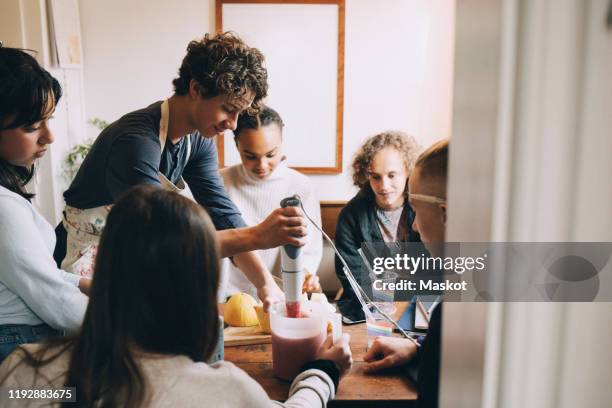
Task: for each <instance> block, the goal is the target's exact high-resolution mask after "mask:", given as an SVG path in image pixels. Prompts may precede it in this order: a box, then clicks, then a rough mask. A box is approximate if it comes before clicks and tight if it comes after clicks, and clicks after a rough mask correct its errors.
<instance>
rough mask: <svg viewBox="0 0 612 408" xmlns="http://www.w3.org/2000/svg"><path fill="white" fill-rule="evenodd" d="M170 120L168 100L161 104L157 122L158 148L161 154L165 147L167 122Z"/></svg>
mask: <svg viewBox="0 0 612 408" xmlns="http://www.w3.org/2000/svg"><path fill="white" fill-rule="evenodd" d="M169 118H170V104H169V103H168V100H167V99H166V100H165V101H163V102H162V104H161V119H160V120H159V146H160V148H161V152H162V153H163V152H164V148H165V147H166V139H167V138H168V120H169Z"/></svg>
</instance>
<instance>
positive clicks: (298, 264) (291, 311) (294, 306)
mask: <svg viewBox="0 0 612 408" xmlns="http://www.w3.org/2000/svg"><path fill="white" fill-rule="evenodd" d="M280 206H281V207H283V208H285V207H289V206H291V207H300V199H299V197H298V196H292V197H287V198H284V199H283V200H281V202H280ZM281 271H282V276H283V290H284V292H285V306H286V309H287V317H299V316H300V298H301V295H302V282H303V281H304V272H303V267H302V249H301V248H300V247H297V246H294V245H283V246H282V248H281Z"/></svg>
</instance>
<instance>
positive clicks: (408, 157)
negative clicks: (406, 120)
mask: <svg viewBox="0 0 612 408" xmlns="http://www.w3.org/2000/svg"><path fill="white" fill-rule="evenodd" d="M386 147H393V148H394V149H395V150H397V151H398V152H400V153H401V154H402V157H403V159H404V165H405V166H406V172H407V174H408V175H410V173H411V172H412V169H413V168H414V163H415V161H416V159H417V157H418V155H419V152H420V151H421V146H420V145H419V144H418V143H417V141H416V140H415V139H414V137H412V136H409V135H407V134H406V133H404V132H398V131H393V130H390V131H386V132H382V133H379V134H377V135H374V136H372V137H370V138H368V139H367V140H366V141H365V142H364V144H363V145H362V146H361V147H360V148H359V150H358V151H357V153H356V154H355V158H354V159H353V184H354V185H356V186H357V187H359V189H360V190H367V189H369V188H370V182H369V178H368V169H369V167H370V163H372V160H373V159H374V156H375V155H376V153H378V152H380V151H381V150H382V149H384V148H386ZM407 191H408V189H406V191H405V193H407Z"/></svg>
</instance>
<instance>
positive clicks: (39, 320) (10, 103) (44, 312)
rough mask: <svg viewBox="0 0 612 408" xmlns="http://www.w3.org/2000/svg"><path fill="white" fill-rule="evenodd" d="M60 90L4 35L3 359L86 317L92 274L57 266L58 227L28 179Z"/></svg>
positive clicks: (0, 186)
mask: <svg viewBox="0 0 612 408" xmlns="http://www.w3.org/2000/svg"><path fill="white" fill-rule="evenodd" d="M61 94H62V90H61V88H60V85H59V83H58V82H57V80H56V79H55V78H53V77H52V76H51V75H50V74H49V73H48V72H47V71H45V70H44V69H43V68H42V67H40V65H39V64H38V63H37V62H36V60H35V59H34V58H33V57H32V56H31V55H29V54H27V53H25V52H23V51H21V50H18V49H13V48H6V47H2V44H1V43H0V361H2V360H3V359H4V358H5V357H6V356H7V355H8V354H9V353H10V352H11V351H12V350H13V349H14V348H15V347H16V346H18V345H19V344H23V343H30V342H36V341H39V340H41V339H44V338H46V337H48V336H51V335H54V334H58V333H59V332H61V331H76V330H77V329H78V328H79V326H80V325H81V322H82V320H83V315H84V314H85V308H86V307H87V297H86V296H85V295H84V294H83V293H81V291H80V290H79V288H80V289H81V290H82V291H84V292H86V291H87V289H88V286H89V283H88V282H89V279H81V278H80V277H79V276H76V275H73V274H69V273H67V272H64V271H62V270H59V269H58V268H57V266H56V264H55V261H54V260H53V249H54V247H55V234H54V232H53V228H52V227H51V225H49V223H48V222H47V221H46V220H45V219H44V218H43V217H42V216H41V215H40V214H39V213H38V211H36V209H35V208H34V207H33V206H32V203H31V199H32V197H33V196H34V195H33V194H30V193H28V192H27V191H26V190H25V188H24V185H25V184H26V183H27V182H28V181H29V180H30V179H31V178H32V176H33V174H34V162H35V161H36V160H37V159H38V158H40V157H42V156H43V155H44V154H45V152H46V151H47V148H48V146H49V144H50V143H52V142H53V134H52V133H51V131H50V130H49V127H48V124H49V123H48V122H49V118H50V117H51V115H52V114H53V111H54V110H55V106H56V104H57V102H58V100H59V99H60V96H61Z"/></svg>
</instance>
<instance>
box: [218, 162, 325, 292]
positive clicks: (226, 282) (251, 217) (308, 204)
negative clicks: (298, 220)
mask: <svg viewBox="0 0 612 408" xmlns="http://www.w3.org/2000/svg"><path fill="white" fill-rule="evenodd" d="M221 176H222V177H223V182H224V183H225V188H226V189H227V192H228V193H229V195H230V198H231V199H232V201H233V202H234V203H235V204H236V205H237V206H238V209H240V212H241V213H242V217H243V218H244V220H245V222H246V223H247V224H248V225H255V224H259V223H260V222H261V221H263V220H264V219H265V218H266V217H267V216H268V215H270V213H271V212H272V211H274V210H275V209H277V208H278V207H279V206H280V201H281V200H282V199H283V198H285V197H289V196H292V195H294V194H298V195H299V196H300V197H301V199H302V201H303V203H304V208H305V209H306V211H307V212H308V215H310V217H311V218H312V219H313V220H315V221H316V222H317V224H318V225H320V224H321V209H320V204H319V200H318V199H317V196H316V194H315V191H314V188H313V185H312V182H311V181H310V179H309V178H308V177H306V176H305V175H303V174H301V173H299V172H297V171H295V170H293V169H290V168H289V167H287V164H286V161H283V162H281V163H280V164H279V165H278V167H277V168H276V169H275V170H274V172H273V173H272V174H271V175H270V176H269V177H268V178H266V179H264V180H260V179H258V178H256V177H255V176H252V175H251V174H250V173H249V172H248V170H246V169H245V168H244V166H243V165H242V164H238V165H235V166H232V167H227V168H225V169H223V170H221ZM257 252H258V253H259V255H260V256H261V259H262V261H263V262H264V264H265V265H266V267H267V268H268V269H269V270H270V272H272V274H273V275H274V276H276V277H279V278H280V276H281V272H280V249H279V248H273V249H267V250H260V251H257ZM322 252H323V241H322V238H321V233H320V232H319V231H317V229H316V228H315V227H313V226H312V224H310V223H309V225H308V236H307V242H306V245H305V246H304V247H303V249H302V262H303V264H304V267H306V268H307V269H308V271H309V272H311V273H313V274H316V273H317V269H318V268H319V263H320V262H321V255H322ZM221 281H222V282H221V290H220V292H219V294H220V295H221V296H220V297H225V296H229V295H231V294H233V293H236V292H246V293H250V294H252V295H253V296H256V294H257V291H256V289H255V286H253V284H252V283H251V282H250V281H249V280H248V279H247V278H246V276H244V274H243V273H242V272H241V271H240V270H239V269H237V268H236V267H235V266H234V265H232V264H231V263H230V262H229V261H227V260H224V262H223V268H222V279H221Z"/></svg>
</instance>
